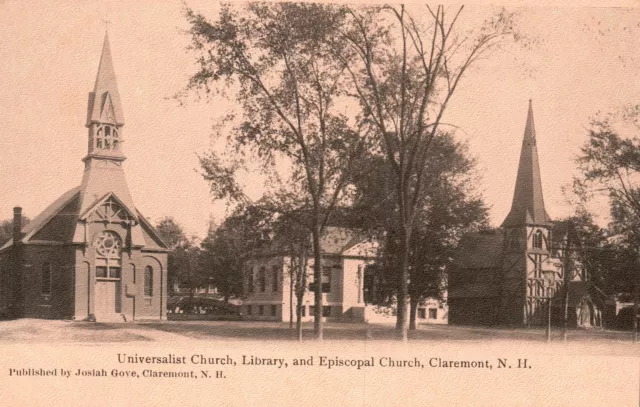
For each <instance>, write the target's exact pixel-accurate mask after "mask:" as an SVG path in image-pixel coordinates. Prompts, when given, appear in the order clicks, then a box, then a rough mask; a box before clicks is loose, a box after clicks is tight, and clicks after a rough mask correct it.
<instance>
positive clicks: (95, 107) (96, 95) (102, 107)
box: [87, 32, 124, 126]
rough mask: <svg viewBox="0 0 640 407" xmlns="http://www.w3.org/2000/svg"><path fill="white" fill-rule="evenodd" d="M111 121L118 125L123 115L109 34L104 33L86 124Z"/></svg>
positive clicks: (122, 120) (122, 121)
mask: <svg viewBox="0 0 640 407" xmlns="http://www.w3.org/2000/svg"><path fill="white" fill-rule="evenodd" d="M96 122H99V123H111V124H115V125H118V126H121V125H123V124H124V115H123V113H122V105H121V103H120V93H119V92H118V85H117V83H116V74H115V71H114V69H113V62H112V60H111V47H110V46H109V34H108V33H106V32H105V34H104V44H103V45H102V56H101V57H100V65H99V67H98V75H97V76H96V83H95V86H94V88H93V92H91V93H90V94H89V109H88V112H87V126H89V125H91V123H96Z"/></svg>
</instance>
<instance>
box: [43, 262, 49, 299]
mask: <svg viewBox="0 0 640 407" xmlns="http://www.w3.org/2000/svg"><path fill="white" fill-rule="evenodd" d="M41 292H42V294H43V295H51V263H49V262H48V261H45V262H44V263H42V269H41Z"/></svg>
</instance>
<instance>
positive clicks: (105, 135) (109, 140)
mask: <svg viewBox="0 0 640 407" xmlns="http://www.w3.org/2000/svg"><path fill="white" fill-rule="evenodd" d="M119 141H120V140H119V134H118V129H117V128H116V127H113V126H110V125H107V124H105V125H102V126H100V127H98V130H97V131H96V149H98V150H114V151H117V150H118V148H119Z"/></svg>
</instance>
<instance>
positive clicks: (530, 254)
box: [448, 101, 603, 328]
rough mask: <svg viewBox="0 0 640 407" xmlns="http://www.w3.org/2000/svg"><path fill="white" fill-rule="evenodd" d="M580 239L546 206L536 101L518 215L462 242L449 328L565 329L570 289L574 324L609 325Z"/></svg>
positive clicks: (452, 278)
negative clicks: (582, 254) (580, 255)
mask: <svg viewBox="0 0 640 407" xmlns="http://www.w3.org/2000/svg"><path fill="white" fill-rule="evenodd" d="M568 242H571V243H568ZM579 242H580V237H579V236H578V235H577V234H576V230H575V228H573V227H572V226H571V225H570V224H568V223H567V222H554V221H552V219H551V217H550V216H549V214H548V213H547V211H546V209H545V206H544V199H543V194H542V180H541V178H540V168H539V162H538V150H537V147H536V132H535V126H534V122H533V108H532V105H531V101H530V102H529V112H528V117H527V122H526V126H525V131H524V140H523V142H522V150H521V153H520V162H519V166H518V174H517V178H516V185H515V192H514V195H513V202H512V205H511V211H510V212H509V214H508V215H507V217H506V218H505V220H504V222H502V225H501V227H500V229H499V230H496V231H492V232H480V233H472V234H468V235H466V236H464V237H463V238H462V239H461V240H460V243H459V246H458V249H457V253H456V255H455V258H454V262H453V267H452V268H451V270H450V271H449V275H448V285H449V287H448V289H449V292H448V305H449V323H451V324H470V325H511V326H531V325H546V324H547V321H548V319H549V318H551V320H552V322H553V323H555V324H559V323H562V322H561V321H562V320H563V319H564V299H565V290H564V286H565V284H568V308H569V314H568V323H569V325H570V326H573V327H576V326H577V327H585V328H586V327H600V326H602V318H601V314H602V308H603V301H602V295H601V294H600V293H599V291H598V290H597V288H596V287H594V286H593V285H592V284H591V282H590V281H589V275H588V273H587V271H586V270H585V269H584V267H582V265H581V264H580V263H579V261H578V259H577V253H578V252H579ZM568 246H569V249H567V247H568ZM565 268H566V270H565ZM565 273H567V274H566V275H565ZM549 307H551V309H549Z"/></svg>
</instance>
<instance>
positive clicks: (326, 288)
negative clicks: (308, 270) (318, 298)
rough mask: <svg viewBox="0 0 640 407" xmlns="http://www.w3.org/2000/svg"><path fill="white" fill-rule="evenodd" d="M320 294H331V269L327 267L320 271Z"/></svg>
mask: <svg viewBox="0 0 640 407" xmlns="http://www.w3.org/2000/svg"><path fill="white" fill-rule="evenodd" d="M322 292H323V293H330V292H331V269H330V268H329V267H325V269H324V270H323V271H322Z"/></svg>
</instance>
